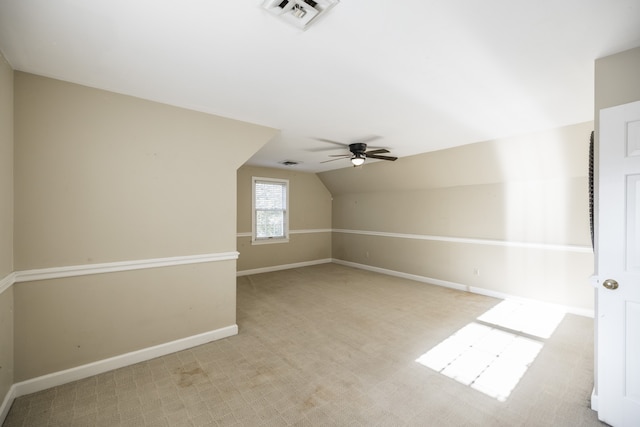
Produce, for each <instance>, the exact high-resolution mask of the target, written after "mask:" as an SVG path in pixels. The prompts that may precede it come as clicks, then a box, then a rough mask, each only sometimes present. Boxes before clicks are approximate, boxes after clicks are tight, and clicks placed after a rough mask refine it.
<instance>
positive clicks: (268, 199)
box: [256, 182, 287, 209]
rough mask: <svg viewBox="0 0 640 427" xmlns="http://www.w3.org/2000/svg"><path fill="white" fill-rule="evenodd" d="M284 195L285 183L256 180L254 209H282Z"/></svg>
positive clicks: (283, 206) (285, 201)
mask: <svg viewBox="0 0 640 427" xmlns="http://www.w3.org/2000/svg"><path fill="white" fill-rule="evenodd" d="M286 197H287V195H286V186H285V185H283V184H279V183H266V182H256V209H284V208H285V206H286V205H287V199H286Z"/></svg>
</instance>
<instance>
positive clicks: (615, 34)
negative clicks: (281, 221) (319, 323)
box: [0, 0, 640, 172]
mask: <svg viewBox="0 0 640 427" xmlns="http://www.w3.org/2000/svg"><path fill="white" fill-rule="evenodd" d="M262 4H263V2H262V0H232V1H220V0H179V1H178V0H111V1H108V2H106V1H87V0H0V50H1V51H2V53H3V54H4V56H5V58H6V59H7V60H8V61H9V63H10V64H11V65H12V67H13V68H14V69H16V70H20V71H25V72H30V73H35V74H39V75H43V76H48V77H53V78H57V79H61V80H65V81H69V82H74V83H79V84H82V85H87V86H92V87H96V88H101V89H106V90H110V91H114V92H118V93H123V94H128V95H133V96H137V97H141V98H145V99H149V100H154V101H159V102H163V103H167V104H172V105H176V106H181V107H185V108H190V109H195V110H199V111H204V112H207V113H212V114H217V115H221V116H225V117H230V118H234V119H239V120H244V121H248V122H252V123H257V124H261V125H266V126H270V127H273V128H277V129H280V130H281V132H280V134H279V135H278V136H276V137H275V138H274V139H273V140H272V141H270V142H269V143H268V144H267V145H266V146H265V147H263V149H262V150H260V151H259V152H258V153H256V154H255V155H254V156H253V158H252V159H251V161H250V162H251V163H252V164H254V165H261V166H270V167H285V166H282V165H281V163H280V162H282V161H285V160H293V161H298V162H301V163H300V164H298V165H297V166H291V167H292V168H296V169H298V170H301V171H310V172H319V171H325V170H330V169H335V168H341V167H348V166H349V165H350V164H349V162H348V161H347V160H337V161H333V162H329V163H321V162H323V161H325V160H327V159H329V157H328V156H329V155H335V154H342V153H344V152H345V150H344V149H343V148H341V147H340V146H339V145H336V144H332V143H329V142H325V141H322V140H323V139H324V140H331V141H337V142H342V143H351V142H357V141H359V140H362V139H367V138H370V137H374V136H376V137H379V138H378V139H376V140H375V142H373V143H372V144H373V145H375V146H377V147H386V148H388V149H389V150H390V151H391V152H392V153H393V154H394V155H398V156H401V157H403V156H409V155H413V154H418V153H423V152H428V151H433V150H438V149H442V148H447V147H453V146H458V145H463V144H469V143H473V142H478V141H484V140H488V139H493V138H500V137H506V136H511V135H517V134H522V133H526V132H531V131H537V130H544V129H550V128H554V127H559V126H564V125H569V124H574V123H580V122H585V121H589V120H592V119H593V114H594V112H593V93H594V90H593V85H594V81H593V68H594V60H595V59H597V58H600V57H603V56H607V55H610V54H613V53H616V52H619V51H623V50H626V49H629V48H632V47H636V46H640V0H562V1H558V0H539V1H525V0H485V1H482V2H480V1H477V0H458V1H455V2H454V1H447V2H444V1H435V0H422V1H417V0H401V1H382V0H342V1H340V2H339V3H338V4H337V5H336V6H335V7H333V8H332V9H331V10H330V11H328V12H327V13H326V14H325V15H324V16H321V17H320V18H319V19H318V20H317V22H316V23H314V24H313V25H311V26H310V27H309V28H307V29H306V30H304V31H303V30H300V29H299V28H296V27H295V26H293V25H290V24H288V23H286V22H284V21H283V20H281V19H278V18H277V17H276V16H274V15H272V14H270V13H268V12H267V11H266V10H265V9H263V8H262Z"/></svg>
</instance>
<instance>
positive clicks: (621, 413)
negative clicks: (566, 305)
mask: <svg viewBox="0 0 640 427" xmlns="http://www.w3.org/2000/svg"><path fill="white" fill-rule="evenodd" d="M598 154H599V165H598V173H599V177H598V181H597V182H598V190H597V194H598V200H597V211H596V212H597V214H596V217H597V234H596V235H597V238H596V272H597V273H596V274H597V275H596V289H597V291H596V292H597V295H596V298H597V300H596V304H597V305H596V313H597V321H596V327H597V345H596V351H597V353H596V360H597V366H596V369H597V396H598V407H597V409H598V417H599V418H600V419H601V420H602V421H604V422H606V423H608V424H611V425H613V426H616V427H626V426H635V427H637V426H640V101H639V102H633V103H630V104H624V105H619V106H616V107H611V108H606V109H603V110H601V111H600V144H599V150H598Z"/></svg>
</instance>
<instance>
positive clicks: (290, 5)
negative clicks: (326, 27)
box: [262, 0, 340, 30]
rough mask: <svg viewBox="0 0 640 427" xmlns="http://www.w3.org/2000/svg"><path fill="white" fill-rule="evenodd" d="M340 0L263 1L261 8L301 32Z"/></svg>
mask: <svg viewBox="0 0 640 427" xmlns="http://www.w3.org/2000/svg"><path fill="white" fill-rule="evenodd" d="M339 1H340V0H317V1H314V0H265V1H264V3H263V4H262V7H263V8H264V9H266V10H267V11H268V12H269V13H271V14H273V15H275V16H278V17H280V18H281V19H282V20H284V21H286V22H288V23H290V24H292V25H295V26H296V27H298V28H301V29H303V30H305V29H307V28H308V27H309V25H311V24H312V23H314V22H316V21H317V20H318V17H320V15H323V14H325V13H327V12H328V11H329V9H331V8H332V7H333V6H335V5H336V4H338V2H339Z"/></svg>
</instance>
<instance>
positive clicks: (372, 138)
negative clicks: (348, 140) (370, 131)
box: [354, 135, 382, 144]
mask: <svg viewBox="0 0 640 427" xmlns="http://www.w3.org/2000/svg"><path fill="white" fill-rule="evenodd" d="M380 138H382V137H381V136H380V135H371V136H367V137H365V138H362V139H358V140H357V141H354V142H357V143H361V144H369V143H370V142H372V141H375V140H377V139H380Z"/></svg>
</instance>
